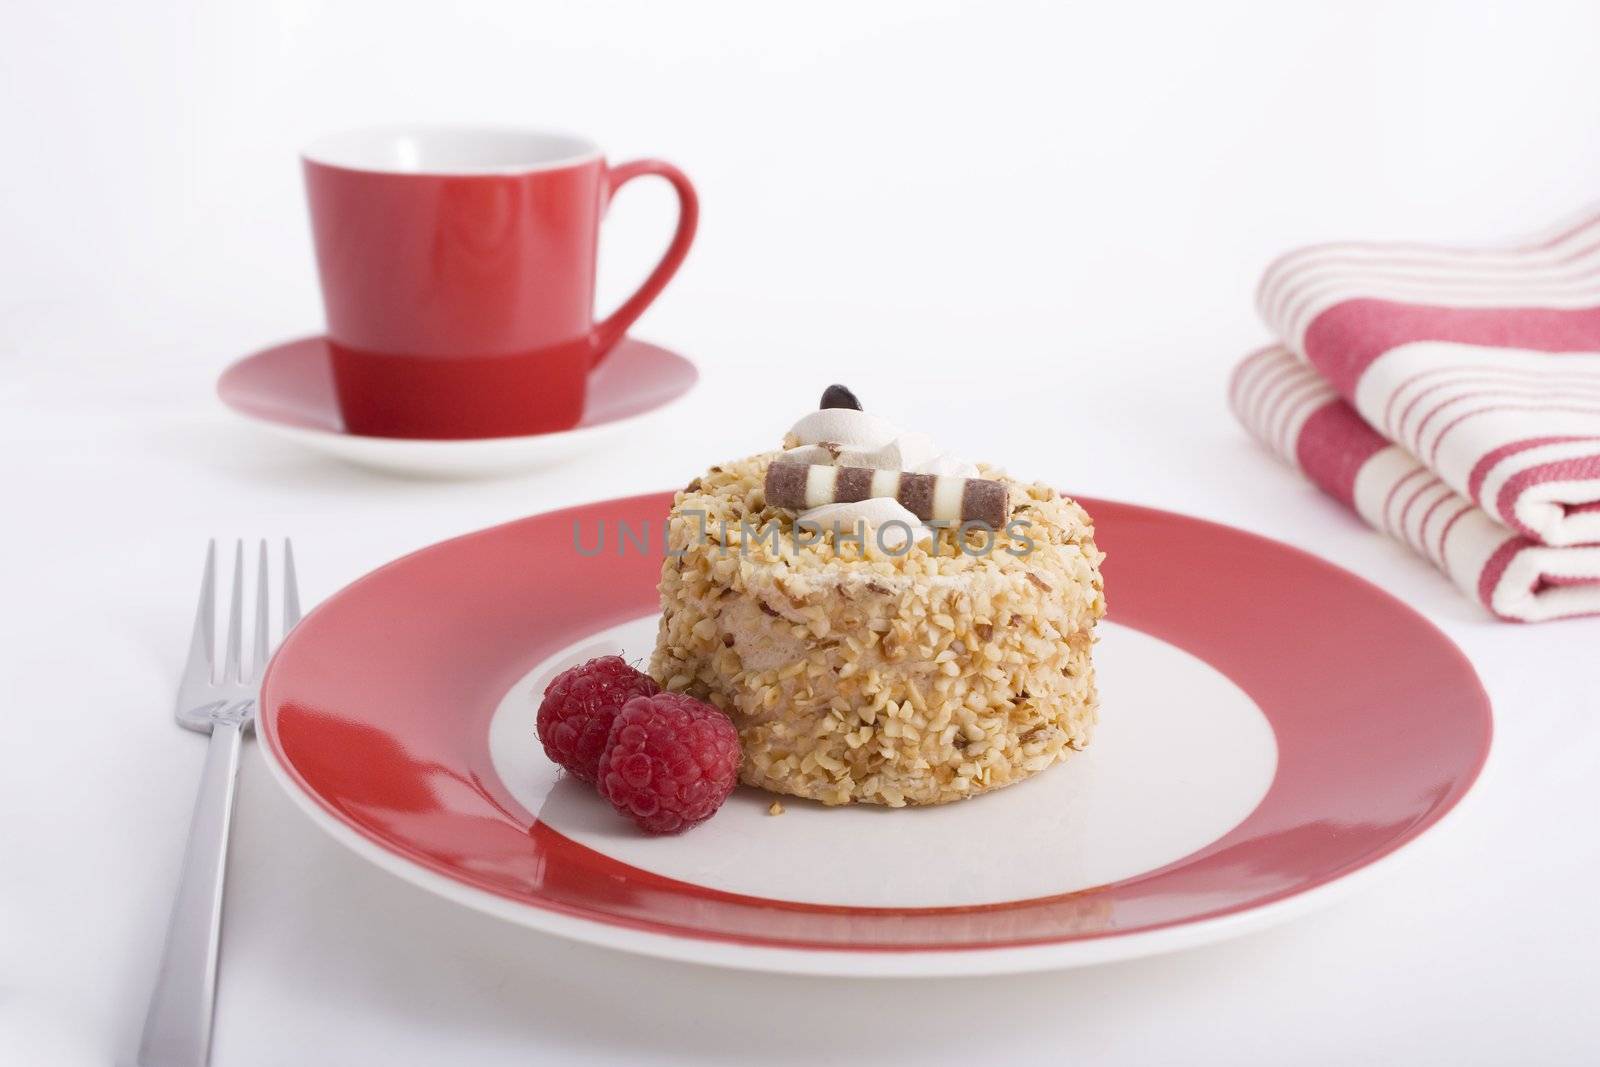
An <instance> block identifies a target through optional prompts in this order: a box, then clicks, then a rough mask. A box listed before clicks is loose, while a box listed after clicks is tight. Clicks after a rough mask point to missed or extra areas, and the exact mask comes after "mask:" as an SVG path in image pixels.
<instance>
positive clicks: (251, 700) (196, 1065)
mask: <svg viewBox="0 0 1600 1067" xmlns="http://www.w3.org/2000/svg"><path fill="white" fill-rule="evenodd" d="M216 585H217V543H216V542H215V541H212V542H211V545H210V547H208V548H207V549H206V569H205V576H204V577H203V578H202V579H201V583H200V611H199V613H198V615H197V616H196V618H195V621H194V637H193V639H192V640H191V642H190V645H189V663H188V665H187V666H185V667H184V670H183V681H181V682H180V683H179V684H178V703H177V718H178V725H179V726H183V727H186V728H187V729H190V730H198V731H199V732H201V733H204V734H210V735H211V741H210V743H209V744H208V745H207V747H206V764H205V770H204V771H203V772H202V773H201V776H200V795H199V796H198V797H197V798H196V799H195V804H194V815H193V816H192V817H191V818H190V821H189V843H188V845H187V847H186V848H185V849H184V853H183V870H182V874H181V875H180V877H179V881H178V895H177V899H176V900H175V901H174V902H173V905H172V919H171V921H170V922H169V923H168V925H167V942H166V945H165V947H164V948H163V949H162V952H161V970H160V972H159V973H158V974H157V975H156V988H155V992H154V993H152V994H151V996H150V1011H149V1014H147V1015H146V1016H145V1020H144V1036H143V1037H142V1038H141V1039H140V1041H139V1065H140V1067H202V1065H203V1064H204V1063H205V1062H206V1057H207V1055H208V1053H209V1049H210V1045H211V1011H212V1006H213V1004H214V1002H215V999H216V989H217V941H218V935H219V934H220V932H221V928H222V879H223V872H224V870H225V868H226V865H227V856H228V825H229V822H230V820H231V817H232V815H233V784H234V779H235V778H236V777H237V776H238V772H239V745H240V742H241V741H242V740H243V738H244V735H245V732H246V731H248V730H249V729H250V726H251V724H252V723H253V722H254V721H255V712H256V697H257V694H258V692H259V690H260V687H261V672H262V671H263V670H265V668H266V666H267V658H268V656H269V655H270V653H271V650H272V635H271V632H270V625H269V622H268V615H269V607H270V603H269V601H270V599H271V598H270V595H269V594H268V592H267V543H266V542H265V541H262V542H261V551H260V555H259V559H258V562H257V565H256V610H255V634H254V637H253V638H252V641H251V656H250V667H249V672H248V674H247V673H246V670H245V665H244V659H243V655H242V651H243V649H242V646H243V634H242V631H243V621H244V542H243V541H240V542H237V543H236V544H235V546H234V551H233V598H232V601H231V603H230V606H229V608H228V637H227V651H226V653H225V659H224V661H223V664H222V673H221V674H218V673H217V672H216V669H215V665H216V657H215V653H214V646H215V644H216V604H215V600H216ZM299 621H300V594H299V591H298V589H297V588H296V585H295V575H294V549H293V547H292V546H291V545H290V544H289V542H288V541H287V540H285V541H284V543H283V633H284V634H287V633H288V632H289V630H290V629H291V628H292V627H293V626H294V624H295V623H297V622H299Z"/></svg>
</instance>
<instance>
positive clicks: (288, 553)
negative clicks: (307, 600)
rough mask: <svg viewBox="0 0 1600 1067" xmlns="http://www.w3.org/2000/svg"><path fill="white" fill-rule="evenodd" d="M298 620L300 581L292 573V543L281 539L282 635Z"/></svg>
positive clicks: (287, 632) (287, 633)
mask: <svg viewBox="0 0 1600 1067" xmlns="http://www.w3.org/2000/svg"><path fill="white" fill-rule="evenodd" d="M299 621H300V582H299V579H298V578H296V577H295V573H294V544H293V542H291V541H290V540H289V539H288V538H287V537H285V538H284V539H283V636H285V637H288V636H289V631H290V630H292V629H294V627H295V624H296V623H298V622H299Z"/></svg>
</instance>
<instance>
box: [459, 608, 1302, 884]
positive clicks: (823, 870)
mask: <svg viewBox="0 0 1600 1067" xmlns="http://www.w3.org/2000/svg"><path fill="white" fill-rule="evenodd" d="M655 635H656V616H654V615H652V616H649V617H646V618H641V619H636V620H634V621H632V622H629V623H624V624H623V625H621V626H617V627H613V628H612V629H610V630H606V631H603V632H601V633H598V634H595V635H594V636H592V637H589V638H586V639H584V640H583V641H581V642H578V643H576V644H574V645H573V646H572V647H570V648H568V649H566V650H565V651H563V652H562V653H560V654H559V655H556V656H552V657H551V658H550V659H548V660H546V661H545V662H544V663H541V664H540V665H539V666H538V667H537V668H535V669H534V670H533V671H531V672H530V673H529V674H528V675H527V676H526V677H524V678H523V679H522V680H521V681H519V682H518V683H517V684H516V686H514V687H513V688H512V690H511V691H510V692H509V693H507V694H506V696H505V699H504V700H502V701H501V702H500V706H499V708H498V709H497V710H496V712H495V716H494V720H493V722H492V723H491V724H490V728H489V745H490V752H491V755H492V757H493V760H494V765H495V770H496V771H497V772H498V773H499V774H500V777H501V778H502V779H503V780H504V781H505V783H506V785H507V787H508V788H509V789H510V791H511V793H512V795H514V796H515V797H516V798H517V800H518V801H519V802H520V803H521V804H523V806H525V807H526V808H527V809H528V810H529V811H531V812H534V813H535V814H537V815H538V817H539V819H540V821H542V822H544V823H546V824H547V825H549V826H551V827H552V828H554V829H556V830H558V831H560V832H561V833H562V834H565V835H566V836H567V837H570V838H572V839H573V840H574V841H578V842H580V843H581V844H584V845H586V846H588V847H589V848H592V849H594V850H595V851H596V852H603V853H605V854H606V855H608V856H611V857H613V858H615V859H617V860H619V861H621V862H623V863H626V864H629V865H631V866H634V867H639V868H642V869H644V870H648V871H652V872H654V873H656V874H660V875H663V876H666V877H669V878H676V879H678V880H680V881H684V882H692V883H695V884H697V885H702V886H708V887H710V888H714V889H720V890H723V891H725V892H730V893H741V894H746V895H750V896H757V897H766V898H769V899H776V900H786V901H796V902H802V903H808V904H832V905H846V906H853V907H889V908H915V907H957V906H968V905H976V904H999V903H1005V902H1008V901H1015V900H1027V899H1029V898H1032V897H1043V896H1052V895H1054V894H1058V893H1070V892H1075V891H1077V890H1080V889H1088V888H1091V887H1093V886H1097V885H1104V884H1106V883H1107V882H1114V881H1118V880H1120V879H1123V878H1130V877H1133V876H1134V875H1138V874H1142V873H1144V872H1145V871H1150V870H1154V869H1156V868H1157V867H1161V866H1164V865H1165V864H1167V863H1170V862H1172V861H1173V860H1176V859H1179V858H1181V857H1183V856H1186V855H1188V854H1189V853H1191V852H1194V851H1196V850H1197V849H1200V848H1202V847H1204V846H1205V845H1207V844H1209V843H1210V842H1212V841H1215V840H1216V839H1217V838H1219V837H1221V836H1222V835H1223V834H1225V833H1227V832H1228V831H1229V830H1231V829H1232V828H1233V827H1235V826H1237V825H1238V824H1239V823H1240V822H1241V821H1242V820H1243V819H1244V817H1245V816H1246V815H1248V814H1249V813H1250V812H1251V810H1252V809H1254V808H1255V806H1256V804H1257V803H1259V802H1260V800H1261V798H1262V797H1263V796H1264V795H1265V794H1266V791H1267V787H1268V786H1269V785H1271V784H1272V776H1273V773H1274V771H1275V769H1276V767H1277V762H1278V749H1277V743H1276V741H1275V740H1274V738H1273V734H1272V727H1271V726H1270V725H1269V724H1268V723H1267V720H1266V717H1265V716H1264V715H1263V714H1262V713H1261V709H1260V708H1258V707H1257V706H1256V704H1255V702H1254V701H1252V700H1251V699H1250V698H1249V697H1248V696H1246V695H1245V694H1244V692H1243V691H1242V690H1241V689H1239V687H1238V686H1236V685H1234V684H1233V682H1231V681H1229V680H1228V679H1227V678H1226V677H1224V676H1223V675H1222V674H1221V673H1219V672H1218V671H1216V670H1215V669H1214V668H1212V667H1211V666H1210V665H1208V664H1206V663H1205V662H1203V661H1201V660H1199V659H1196V658H1195V657H1194V656H1191V655H1190V654H1189V653H1187V652H1184V651H1183V650H1181V649H1179V648H1176V647H1174V646H1172V645H1169V644H1167V643H1166V642H1164V641H1160V640H1157V639H1156V638H1153V637H1150V636H1148V635H1146V634H1142V633H1139V632H1138V631H1136V630H1129V629H1126V628H1124V627H1120V626H1116V625H1114V624H1109V623H1102V624H1101V627H1100V635H1101V639H1100V642H1099V644H1097V645H1096V646H1095V652H1094V661H1095V670H1096V672H1097V675H1098V680H1099V686H1100V725H1099V726H1098V727H1097V728H1096V731H1095V737H1094V741H1093V743H1092V744H1090V746H1089V747H1088V748H1087V749H1086V750H1085V751H1083V752H1081V753H1078V754H1076V755H1074V756H1072V757H1070V758H1069V759H1068V760H1067V761H1066V762H1065V763H1061V764H1057V765H1056V766H1054V767H1051V768H1049V769H1048V770H1045V771H1043V772H1041V773H1040V774H1038V775H1035V776H1034V777H1033V778H1030V779H1029V780H1027V781H1025V782H1022V783H1020V784H1018V785H1013V786H1009V787H1007V788H1004V789H1000V790H997V791H995V792H993V793H987V794H984V795H983V796H979V797H976V798H974V799H972V800H965V801H958V802H956V803H954V804H945V805H941V806H939V807H931V808H900V809H890V808H882V807H877V806H872V805H851V806H848V807H840V808H828V807H824V806H823V805H821V804H818V803H815V802H812V801H807V800H800V799H798V798H795V797H784V798H782V800H783V806H784V808H785V809H786V810H785V812H784V814H782V815H778V816H773V815H769V814H768V813H767V808H768V806H769V805H770V804H771V803H772V801H773V800H774V799H775V798H774V796H773V795H772V794H770V793H764V792H762V791H760V790H756V789H752V788H749V787H746V786H741V787H740V788H739V789H737V790H736V791H735V792H734V794H733V796H732V797H730V798H729V799H728V803H727V804H726V805H725V806H724V807H723V809H722V810H721V811H720V812H718V813H717V815H716V816H715V817H714V818H712V819H711V820H710V821H709V822H706V823H704V824H702V825H701V826H698V827H696V828H695V829H693V830H690V831H689V832H688V833H685V834H682V835H680V836H677V837H648V836H646V835H644V834H642V833H640V832H638V831H637V830H635V829H634V827H633V825H632V824H631V823H630V822H628V821H627V820H625V819H623V818H622V817H620V816H618V815H617V814H616V813H615V812H613V811H612V810H611V807H610V805H609V804H607V803H606V802H605V801H603V800H601V799H600V797H599V796H598V795H597V794H596V793H595V791H594V787H593V786H590V785H586V784H584V783H582V782H579V781H577V780H576V779H573V778H570V777H568V776H567V775H565V774H563V773H561V772H560V771H559V769H558V768H556V767H555V765H554V764H552V763H551V762H550V761H549V760H548V759H547V758H546V757H545V754H544V751H543V749H541V748H540V746H539V740H538V737H537V736H536V734H535V730H534V719H535V714H536V712H537V709H538V705H539V697H540V696H541V695H542V694H543V692H544V687H545V686H546V685H547V684H548V683H549V680H550V679H551V678H552V677H554V675H555V674H556V672H558V671H560V670H564V669H565V668H566V667H569V666H571V665H573V664H574V663H581V662H583V661H584V660H586V659H589V658H590V657H592V656H599V655H605V654H608V653H620V654H621V655H622V656H623V657H624V658H625V659H627V660H629V661H630V662H638V663H645V662H648V660H649V658H650V651H651V649H652V648H654V647H655Z"/></svg>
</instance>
